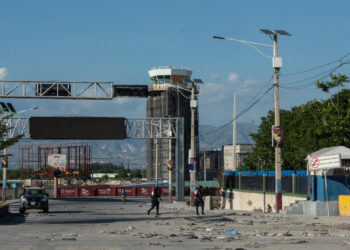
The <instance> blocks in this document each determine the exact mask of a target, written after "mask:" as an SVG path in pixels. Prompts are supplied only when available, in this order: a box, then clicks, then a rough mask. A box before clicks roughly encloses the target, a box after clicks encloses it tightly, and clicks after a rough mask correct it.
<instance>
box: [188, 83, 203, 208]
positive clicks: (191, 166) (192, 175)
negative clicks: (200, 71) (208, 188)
mask: <svg viewBox="0 0 350 250" xmlns="http://www.w3.org/2000/svg"><path fill="white" fill-rule="evenodd" d="M184 82H185V83H191V102H190V107H191V154H190V162H189V171H190V205H191V206H194V191H195V188H196V172H197V159H196V148H195V112H196V109H197V100H196V99H195V92H196V84H198V83H203V81H202V80H201V79H193V80H192V81H191V80H190V79H185V80H184Z"/></svg>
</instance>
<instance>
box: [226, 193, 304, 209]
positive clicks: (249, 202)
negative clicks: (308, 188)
mask: <svg viewBox="0 0 350 250" xmlns="http://www.w3.org/2000/svg"><path fill="white" fill-rule="evenodd" d="M233 193H234V194H233V210H246V211H254V210H257V209H260V210H262V211H263V210H264V194H262V193H250V192H240V191H233ZM265 199H266V200H265V204H266V205H265V208H266V207H267V204H270V206H271V207H272V211H273V212H276V209H275V206H276V196H275V194H265ZM297 200H306V197H296V196H287V195H282V206H283V207H284V206H289V205H290V204H291V203H295V202H296V201H297ZM225 207H227V208H228V207H230V204H229V201H228V200H227V199H226V206H225Z"/></svg>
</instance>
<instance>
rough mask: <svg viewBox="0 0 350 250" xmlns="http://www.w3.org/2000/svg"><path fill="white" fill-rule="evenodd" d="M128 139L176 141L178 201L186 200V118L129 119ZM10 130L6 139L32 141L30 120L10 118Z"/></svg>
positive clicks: (7, 121) (127, 122)
mask: <svg viewBox="0 0 350 250" xmlns="http://www.w3.org/2000/svg"><path fill="white" fill-rule="evenodd" d="M125 122H126V139H169V138H171V139H176V148H175V171H176V187H175V188H176V200H178V201H183V200H184V198H185V197H184V186H185V183H184V176H185V170H184V118H141V119H137V118H128V119H126V120H125ZM5 123H6V126H7V128H8V129H9V130H8V133H7V137H6V138H12V137H14V136H16V135H21V134H23V135H24V136H23V139H30V134H29V118H13V117H10V118H9V119H8V120H6V121H5Z"/></svg>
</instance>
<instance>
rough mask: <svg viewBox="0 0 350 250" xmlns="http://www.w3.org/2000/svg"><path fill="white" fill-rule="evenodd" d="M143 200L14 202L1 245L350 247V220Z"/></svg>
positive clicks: (0, 226)
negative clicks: (200, 210)
mask: <svg viewBox="0 0 350 250" xmlns="http://www.w3.org/2000/svg"><path fill="white" fill-rule="evenodd" d="M148 202H149V201H148V199H129V200H128V201H127V202H126V203H122V202H121V201H120V199H116V198H111V199H67V200H50V212H49V213H48V214H45V213H43V212H41V211H35V210H33V211H28V213H26V214H25V215H24V216H23V215H20V214H19V213H18V212H17V209H18V206H17V205H16V204H12V205H11V207H10V211H11V214H10V215H9V216H8V217H6V218H2V219H0V242H1V249H21V250H22V249H163V248H166V249H227V250H228V249H237V250H238V249H239V250H242V249H247V250H248V249H257V248H262V249H281V250H284V249H286V250H295V249H318V250H322V249H327V250H329V249H332V250H335V249H350V223H349V217H313V216H300V215H279V214H264V213H261V212H253V213H251V212H244V211H223V210H214V211H206V214H205V215H200V216H197V215H195V212H194V209H193V208H188V207H178V206H175V205H172V204H168V203H163V204H162V205H161V208H160V213H161V215H160V216H158V217H157V216H155V211H152V213H151V215H147V212H146V211H147V209H148V208H149V203H148Z"/></svg>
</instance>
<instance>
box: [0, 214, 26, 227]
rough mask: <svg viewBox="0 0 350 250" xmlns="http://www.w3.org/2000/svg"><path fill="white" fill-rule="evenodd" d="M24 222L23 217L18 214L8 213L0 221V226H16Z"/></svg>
mask: <svg viewBox="0 0 350 250" xmlns="http://www.w3.org/2000/svg"><path fill="white" fill-rule="evenodd" d="M25 222H26V219H25V216H24V215H23V214H20V213H9V214H8V215H7V216H6V217H4V218H1V219H0V225H18V224H22V223H25Z"/></svg>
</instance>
